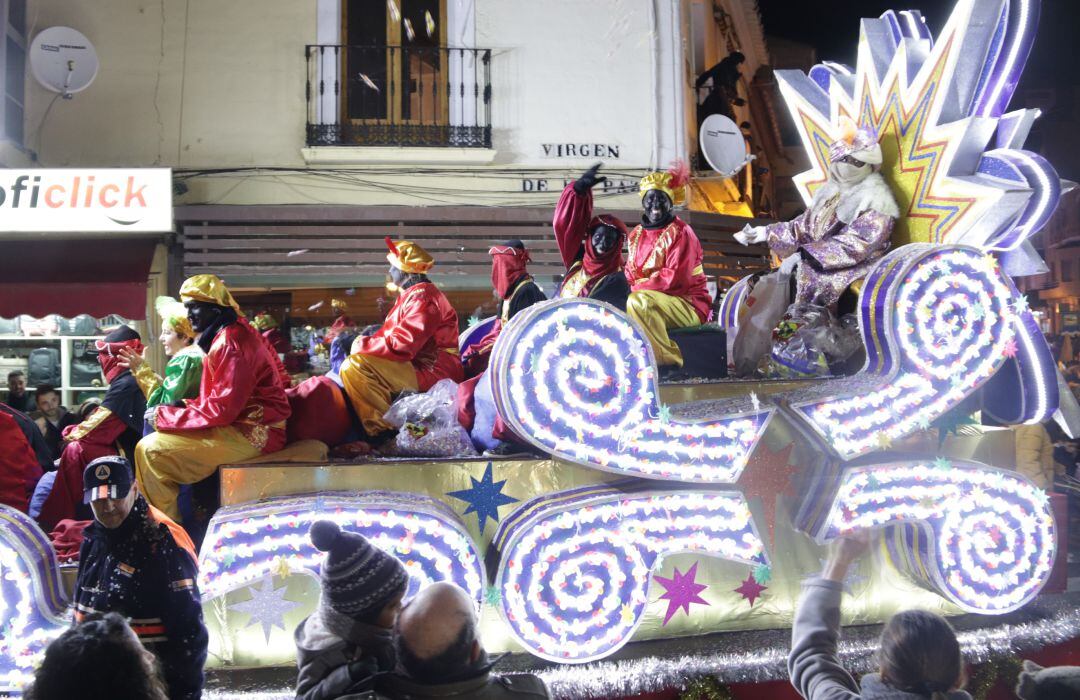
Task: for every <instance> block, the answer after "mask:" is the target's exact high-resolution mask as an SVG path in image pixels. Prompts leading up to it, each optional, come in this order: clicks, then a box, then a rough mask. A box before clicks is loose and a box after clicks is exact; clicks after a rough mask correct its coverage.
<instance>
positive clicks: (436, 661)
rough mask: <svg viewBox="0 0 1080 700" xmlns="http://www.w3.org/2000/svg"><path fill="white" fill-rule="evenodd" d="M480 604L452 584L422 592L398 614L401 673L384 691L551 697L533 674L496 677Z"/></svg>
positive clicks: (437, 695) (388, 679)
mask: <svg viewBox="0 0 1080 700" xmlns="http://www.w3.org/2000/svg"><path fill="white" fill-rule="evenodd" d="M476 625H477V620H476V604H475V601H473V600H472V599H471V598H470V597H469V596H468V594H467V593H465V591H463V590H461V589H460V588H458V587H457V586H455V585H454V584H452V583H447V582H440V583H435V584H432V585H430V586H428V587H427V588H425V589H423V590H422V591H420V592H419V593H418V594H416V597H415V598H413V599H412V600H411V601H410V602H409V604H408V605H406V606H405V607H404V608H403V609H402V611H401V615H400V616H398V622H397V628H396V634H395V637H394V646H395V649H396V651H397V657H398V668H397V673H395V674H393V675H391V676H387V677H386V678H384V679H383V681H382V684H381V686H380V692H384V693H385V694H386V695H389V696H390V697H394V698H414V699H417V700H419V699H420V698H447V697H454V698H463V699H464V698H484V699H496V698H547V697H549V695H548V690H547V687H546V686H545V685H544V682H543V681H542V680H540V678H538V677H537V676H534V675H532V674H527V673H523V674H510V675H496V674H493V673H491V668H492V666H493V665H494V664H493V663H492V662H491V661H489V660H488V655H487V652H486V651H484V648H483V646H481V645H480V640H479V639H477V634H476Z"/></svg>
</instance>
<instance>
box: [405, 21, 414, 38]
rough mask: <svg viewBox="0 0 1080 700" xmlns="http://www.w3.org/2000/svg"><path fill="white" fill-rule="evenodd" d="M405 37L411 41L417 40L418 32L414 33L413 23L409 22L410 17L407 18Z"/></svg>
mask: <svg viewBox="0 0 1080 700" xmlns="http://www.w3.org/2000/svg"><path fill="white" fill-rule="evenodd" d="M405 36H407V37H409V41H412V40H413V39H415V38H416V32H415V31H413V28H412V22H410V21H409V18H408V17H406V18H405Z"/></svg>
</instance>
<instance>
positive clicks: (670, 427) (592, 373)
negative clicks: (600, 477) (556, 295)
mask: <svg viewBox="0 0 1080 700" xmlns="http://www.w3.org/2000/svg"><path fill="white" fill-rule="evenodd" d="M491 367H492V371H493V372H494V374H493V375H492V387H493V389H494V391H495V392H496V403H497V406H498V409H499V413H500V415H502V417H503V419H504V420H506V421H507V423H508V424H509V425H510V426H511V428H513V430H514V432H516V433H517V434H518V435H520V436H521V437H522V438H524V439H526V440H528V441H529V442H531V443H532V444H534V445H535V446H537V447H539V448H540V449H542V450H545V451H547V452H551V453H553V454H555V455H557V456H559V457H561V458H563V459H566V460H569V461H572V462H576V463H578V464H582V465H585V466H590V467H596V468H599V469H605V470H608V471H615V472H619V473H624V474H633V475H636V476H645V477H649V478H654V479H655V478H660V479H672V480H679V481H699V482H718V483H731V482H734V481H736V480H737V479H738V475H739V473H740V472H741V471H742V469H743V467H744V466H745V465H746V459H747V457H748V456H749V454H750V453H751V451H752V450H753V448H754V445H756V444H757V441H758V439H759V438H760V436H761V433H762V432H763V430H764V428H765V425H766V423H767V422H768V420H769V418H770V417H771V415H772V411H773V410H774V409H773V408H772V407H761V408H760V410H748V411H746V412H741V413H736V414H731V415H723V416H716V417H711V418H710V419H708V420H704V421H700V422H691V421H682V420H679V419H678V418H677V417H676V416H672V415H671V414H670V411H667V412H665V408H664V407H662V406H661V404H660V402H659V401H658V400H657V391H658V385H657V382H656V364H655V362H654V360H653V356H652V349H651V347H650V346H649V343H648V341H647V340H646V338H645V335H644V332H643V331H642V330H641V329H640V328H639V327H638V326H637V325H636V324H635V323H633V322H632V321H631V320H630V319H629V318H628V317H627V316H626V315H625V314H623V313H621V312H619V311H617V310H615V309H614V308H613V307H610V306H608V305H606V304H603V303H601V302H597V301H593V300H591V299H559V300H556V301H552V302H550V303H547V304H540V305H536V306H533V307H531V308H530V309H528V310H526V311H524V312H522V313H520V314H518V315H517V316H515V317H514V320H513V321H512V322H511V323H510V325H509V326H508V328H506V329H504V330H503V332H502V334H501V335H500V336H499V339H498V341H496V344H495V350H494V352H493V355H492V360H491Z"/></svg>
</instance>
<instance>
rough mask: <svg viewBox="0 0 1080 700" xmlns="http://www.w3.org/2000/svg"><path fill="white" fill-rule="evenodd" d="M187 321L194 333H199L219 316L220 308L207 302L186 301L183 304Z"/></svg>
mask: <svg viewBox="0 0 1080 700" xmlns="http://www.w3.org/2000/svg"><path fill="white" fill-rule="evenodd" d="M184 308H186V309H187V317H188V320H189V321H191V327H192V328H193V329H194V330H195V332H196V333H201V332H203V331H205V330H206V329H207V328H209V327H210V324H211V323H213V322H214V321H216V320H217V319H218V316H220V315H221V311H222V308H221V307H220V306H218V305H217V304H211V303H210V302H207V301H188V302H185V303H184Z"/></svg>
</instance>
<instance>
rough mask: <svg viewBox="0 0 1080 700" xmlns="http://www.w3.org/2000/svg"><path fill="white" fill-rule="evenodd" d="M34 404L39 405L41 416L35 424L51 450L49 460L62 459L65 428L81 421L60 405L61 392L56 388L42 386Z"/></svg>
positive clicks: (35, 391)
mask: <svg viewBox="0 0 1080 700" xmlns="http://www.w3.org/2000/svg"><path fill="white" fill-rule="evenodd" d="M34 403H35V404H36V405H37V410H38V413H40V414H41V416H40V417H39V418H38V419H37V420H35V421H34V422H35V423H37V427H38V430H40V431H41V434H42V435H43V436H44V437H45V445H46V446H47V447H48V448H49V458H50V459H51V460H52V461H56V460H58V459H60V453H61V452H63V451H64V434H63V433H64V428H66V427H68V426H69V425H78V424H79V423H80V422H81V421H80V419H79V417H78V416H76V415H75V414H73V413H70V412H69V411H68V410H67V408H66V407H65V406H61V405H60V392H59V391H57V390H56V387H54V386H50V385H48V384H42V385H41V386H39V387H38V388H37V389H35V390H34Z"/></svg>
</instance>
